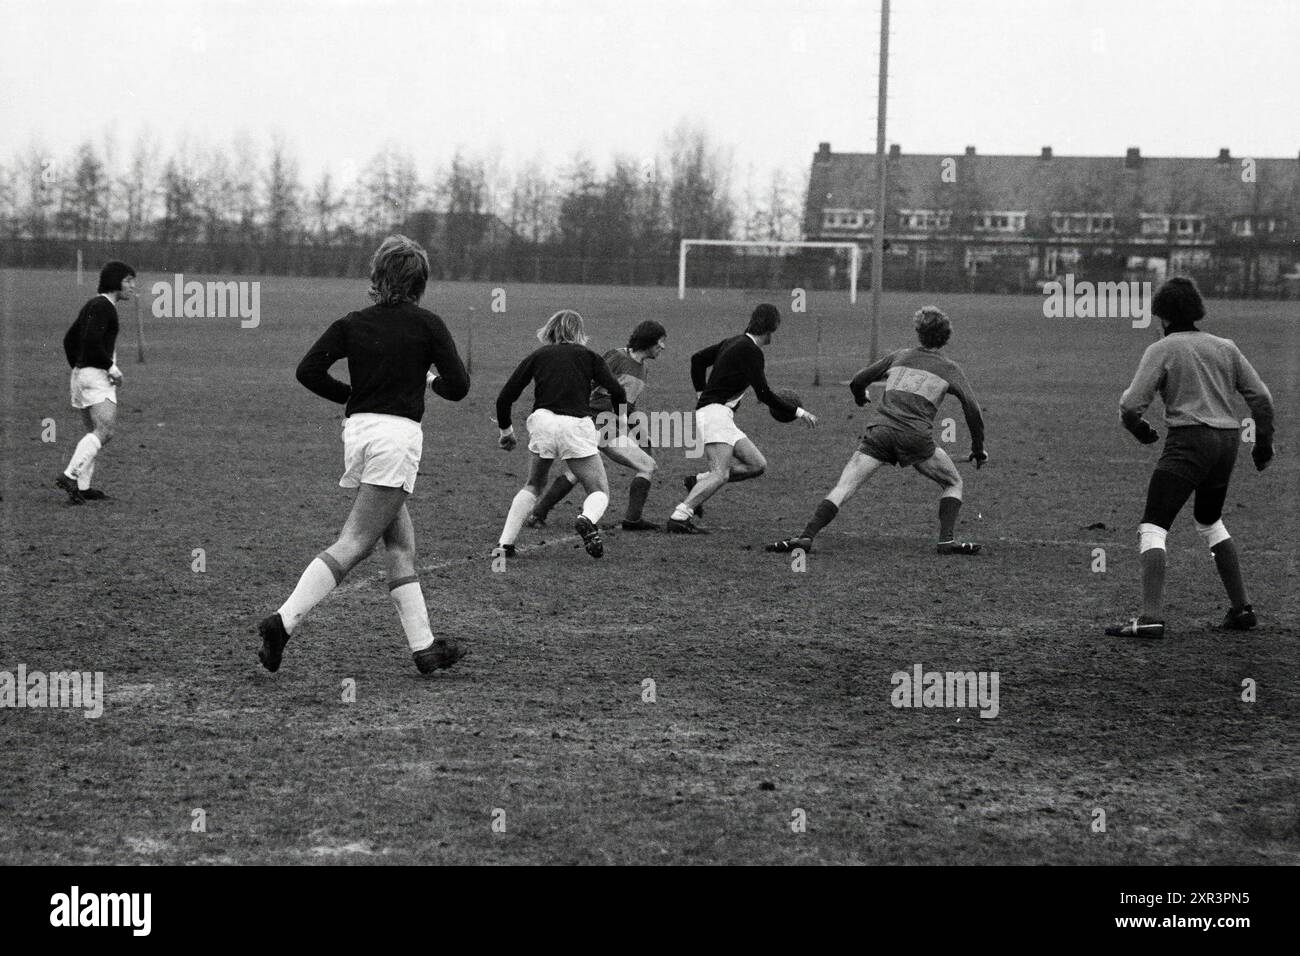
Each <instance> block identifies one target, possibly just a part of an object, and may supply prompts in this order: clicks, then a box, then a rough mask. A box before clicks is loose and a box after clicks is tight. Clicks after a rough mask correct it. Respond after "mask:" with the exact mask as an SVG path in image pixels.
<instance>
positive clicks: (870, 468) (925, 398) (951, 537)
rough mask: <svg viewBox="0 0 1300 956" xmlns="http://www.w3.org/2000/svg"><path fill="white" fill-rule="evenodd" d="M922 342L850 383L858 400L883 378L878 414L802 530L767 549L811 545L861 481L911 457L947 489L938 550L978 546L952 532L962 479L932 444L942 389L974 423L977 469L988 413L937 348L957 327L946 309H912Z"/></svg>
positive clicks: (972, 433)
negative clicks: (984, 411) (962, 539)
mask: <svg viewBox="0 0 1300 956" xmlns="http://www.w3.org/2000/svg"><path fill="white" fill-rule="evenodd" d="M913 324H914V325H915V327H916V336H917V338H918V339H919V340H920V343H921V346H920V348H910V349H899V350H898V351H897V352H891V353H890V354H889V355H886V356H885V357H884V358H882V359H881V360H880V361H878V362H876V363H874V364H872V365H868V366H867V367H866V368H864V369H863V370H862V371H860V372H859V373H858V374H857V375H855V376H854V377H853V381H852V382H851V383H850V384H849V389H850V390H851V391H852V392H853V399H854V401H856V402H857V403H858V406H859V407H861V406H863V405H866V404H867V402H869V401H870V400H871V399H870V398H869V397H868V396H867V386H868V385H870V384H871V383H872V382H877V381H879V380H880V379H882V378H883V379H884V380H885V393H884V397H883V398H882V399H881V402H880V409H879V411H877V412H876V415H875V418H874V420H873V421H872V422H871V423H869V424H868V425H867V432H866V434H865V435H863V436H862V442H861V444H860V445H859V446H858V450H857V451H855V452H854V453H853V457H852V458H850V459H849V463H848V464H847V465H845V466H844V472H843V474H841V475H840V480H839V483H838V484H836V486H835V487H834V488H832V489H831V492H830V494H828V495H827V496H826V497H825V499H823V500H822V502H821V503H820V504H819V505H818V506H817V509H816V510H815V511H814V512H813V515H812V518H811V519H810V520H809V522H808V524H807V526H806V527H805V528H804V529H803V531H802V532H801V533H800V534H798V535H796V536H794V537H792V538H785V539H783V540H781V541H776V542H774V543H772V544H769V545H768V546H767V550H768V551H777V552H789V551H794V550H796V549H799V550H803V551H804V552H808V551H811V550H812V541H813V538H815V537H816V536H817V532H819V531H821V529H822V528H824V527H826V525H828V524H830V523H831V522H832V521H833V520H835V516H836V515H837V514H839V510H840V508H841V507H842V506H843V505H844V502H845V501H846V500H848V499H849V498H851V497H852V496H853V493H854V492H855V491H857V490H858V489H859V488H860V487H862V484H863V482H865V481H866V480H867V479H868V478H870V477H871V476H872V475H873V474H874V473H875V471H876V469H877V468H879V467H880V466H881V465H898V466H899V467H900V468H906V467H907V466H908V465H911V466H912V467H913V468H915V469H916V470H917V471H919V472H920V473H921V474H923V475H925V477H927V478H929V479H930V480H931V481H934V482H937V483H938V484H939V485H940V487H942V488H943V491H942V492H941V493H940V497H939V544H938V548H937V550H938V552H939V553H940V554H968V555H969V554H979V552H980V546H979V545H978V544H972V543H970V542H968V541H958V540H957V539H956V537H955V534H954V528H955V527H956V525H957V513H958V512H959V511H960V510H961V499H962V480H961V474H960V473H959V472H958V471H957V466H956V465H954V464H953V462H952V459H951V458H949V457H948V453H947V452H946V451H944V450H943V449H942V448H938V447H936V446H935V444H934V437H933V431H934V418H935V415H936V414H938V411H939V406H940V405H941V404H942V403H943V399H944V396H945V395H947V394H952V395H955V396H957V400H958V401H960V402H961V407H962V411H963V412H964V413H965V415H966V427H967V428H969V429H970V445H971V451H970V455H969V457H968V459H967V460H968V461H973V462H975V467H976V468H977V469H978V468H980V467H982V466H983V464H984V462H986V461H988V457H989V456H988V454H987V453H986V452H985V451H984V418H983V416H982V415H981V414H980V407H979V403H978V402H976V401H975V393H974V392H973V391H971V387H970V384H969V383H968V382H967V381H966V374H965V373H964V372H963V371H962V370H961V367H960V366H958V365H957V363H956V362H952V361H949V360H948V359H946V358H944V357H943V356H941V355H940V354H939V350H940V349H941V348H943V347H944V346H945V345H946V344H947V343H948V339H949V337H950V336H951V335H952V322H951V321H949V319H948V316H947V315H945V314H944V313H943V312H942V311H940V310H939V309H937V308H935V307H934V306H932V305H928V306H926V307H925V308H923V309H921V310H919V311H918V312H917V313H916V314H915V315H914V316H913Z"/></svg>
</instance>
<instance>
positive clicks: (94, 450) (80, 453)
mask: <svg viewBox="0 0 1300 956" xmlns="http://www.w3.org/2000/svg"><path fill="white" fill-rule="evenodd" d="M101 447H102V446H101V445H100V442H99V439H98V438H96V437H95V433H94V432H86V434H84V435H82V436H81V441H79V442H77V447H76V449H75V450H74V451H73V452H72V460H71V461H70V462H68V467H67V468H65V469H64V470H63V473H64V474H65V475H67V476H68V477H69V478H77V477H79V476H80V475H81V471H82V469H84V468H85V467H86V466H87V465H89V464H91V463H92V462H94V460H95V456H96V455H98V454H99V449H100V448H101Z"/></svg>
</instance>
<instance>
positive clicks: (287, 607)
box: [279, 551, 343, 634]
mask: <svg viewBox="0 0 1300 956" xmlns="http://www.w3.org/2000/svg"><path fill="white" fill-rule="evenodd" d="M325 557H326V555H325V552H323V551H322V552H321V553H320V554H319V555H318V556H316V557H315V558H313V559H312V562H311V564H309V565H307V570H306V571H303V573H302V577H300V578H299V579H298V586H297V587H296V588H294V589H293V593H292V594H290V595H289V600H287V601H285V602H284V603H283V604H282V605H280V612H279V613H280V619H281V620H282V621H283V622H284V629H285V631H287V632H288V633H290V634H292V633H293V631H294V628H296V627H297V626H298V622H299V621H301V620H302V619H303V618H304V617H305V616H306V615H307V612H308V611H310V610H311V609H312V608H314V607H315V606H316V605H317V604H319V603H320V602H321V601H323V600H324V599H325V595H327V594H329V593H330V592H331V591H333V590H334V586H335V585H336V584H338V583H339V582H340V581H342V580H343V575H342V573H336V572H335V569H334V568H332V567H330V565H329V564H327V563H326V561H325ZM330 560H331V561H332V560H333V559H332V558H331V559H330ZM336 566H337V563H336ZM340 572H341V569H340Z"/></svg>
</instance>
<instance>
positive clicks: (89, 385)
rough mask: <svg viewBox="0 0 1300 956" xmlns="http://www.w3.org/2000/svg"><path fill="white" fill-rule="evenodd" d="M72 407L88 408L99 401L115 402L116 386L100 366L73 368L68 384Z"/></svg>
mask: <svg viewBox="0 0 1300 956" xmlns="http://www.w3.org/2000/svg"><path fill="white" fill-rule="evenodd" d="M68 387H69V390H70V391H71V392H72V407H73V408H90V407H91V406H92V405H98V404H99V403H100V402H112V403H113V404H114V405H116V404H117V386H115V385H114V384H113V382H112V381H111V380H110V379H109V377H108V371H107V370H106V369H102V368H74V369H73V370H72V378H71V380H70V381H69V384H68Z"/></svg>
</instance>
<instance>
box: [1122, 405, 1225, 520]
mask: <svg viewBox="0 0 1300 956" xmlns="http://www.w3.org/2000/svg"><path fill="white" fill-rule="evenodd" d="M1240 444H1241V436H1240V434H1239V433H1238V432H1237V430H1236V429H1235V428H1210V427H1209V426H1208V425H1183V426H1179V427H1178V428H1171V429H1169V437H1168V438H1166V439H1165V450H1164V454H1162V455H1161V456H1160V460H1159V461H1158V462H1156V467H1155V471H1153V472H1152V473H1151V482H1150V484H1149V485H1148V486H1147V504H1146V510H1145V511H1143V513H1142V521H1143V523H1144V524H1154V525H1159V526H1160V527H1161V528H1165V529H1168V528H1169V527H1170V525H1172V524H1173V522H1174V518H1176V517H1177V516H1178V512H1179V511H1181V510H1182V508H1183V505H1185V504H1186V503H1187V499H1188V498H1191V497H1192V495H1193V494H1195V496H1196V497H1195V499H1194V500H1193V504H1192V515H1193V517H1194V518H1195V519H1196V521H1197V522H1198V523H1199V524H1206V525H1208V524H1213V523H1214V522H1216V521H1218V520H1219V518H1221V517H1222V516H1223V503H1224V501H1225V500H1226V498H1227V496H1228V480H1229V479H1230V478H1231V477H1232V468H1233V466H1234V465H1235V464H1236V463H1237V446H1238V445H1240Z"/></svg>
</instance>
